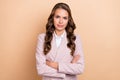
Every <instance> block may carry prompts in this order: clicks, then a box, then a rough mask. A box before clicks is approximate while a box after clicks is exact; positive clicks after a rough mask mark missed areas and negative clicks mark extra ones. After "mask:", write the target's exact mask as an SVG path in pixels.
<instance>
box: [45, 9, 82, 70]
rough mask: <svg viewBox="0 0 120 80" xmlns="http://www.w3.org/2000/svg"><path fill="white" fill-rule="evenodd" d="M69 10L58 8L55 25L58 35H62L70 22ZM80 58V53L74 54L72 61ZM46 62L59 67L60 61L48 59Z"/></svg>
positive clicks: (53, 66) (74, 61)
mask: <svg viewBox="0 0 120 80" xmlns="http://www.w3.org/2000/svg"><path fill="white" fill-rule="evenodd" d="M68 16H69V15H68V12H67V11H66V10H64V9H61V8H58V9H56V11H55V14H54V26H55V32H56V34H57V35H58V36H60V35H61V34H62V33H63V32H64V31H65V28H66V26H67V24H68ZM79 58H80V55H75V56H73V59H72V61H71V63H76V62H77V61H78V60H79ZM46 64H47V65H48V66H50V67H52V68H54V69H58V66H59V65H58V62H54V61H48V60H46Z"/></svg>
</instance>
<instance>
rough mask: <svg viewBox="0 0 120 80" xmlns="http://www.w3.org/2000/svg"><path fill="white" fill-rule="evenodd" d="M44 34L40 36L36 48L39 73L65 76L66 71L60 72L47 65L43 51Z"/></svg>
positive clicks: (50, 75)
mask: <svg viewBox="0 0 120 80" xmlns="http://www.w3.org/2000/svg"><path fill="white" fill-rule="evenodd" d="M43 44H44V34H42V35H39V36H38V42H37V49H36V67H37V72H38V75H42V76H48V77H58V78H65V74H64V73H59V72H58V71H57V70H56V69H54V68H51V67H49V66H48V65H46V57H45V55H44V53H43Z"/></svg>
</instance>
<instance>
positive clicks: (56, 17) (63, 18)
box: [55, 16, 67, 20]
mask: <svg viewBox="0 0 120 80" xmlns="http://www.w3.org/2000/svg"><path fill="white" fill-rule="evenodd" d="M55 18H60V16H56V17H55ZM63 19H65V20H66V19H67V17H63Z"/></svg>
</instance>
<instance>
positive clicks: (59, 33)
mask: <svg viewBox="0 0 120 80" xmlns="http://www.w3.org/2000/svg"><path fill="white" fill-rule="evenodd" d="M55 33H56V34H57V35H58V36H60V35H62V34H63V33H64V30H63V31H57V30H55Z"/></svg>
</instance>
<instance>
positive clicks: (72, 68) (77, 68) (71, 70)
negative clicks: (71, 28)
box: [58, 36, 84, 75]
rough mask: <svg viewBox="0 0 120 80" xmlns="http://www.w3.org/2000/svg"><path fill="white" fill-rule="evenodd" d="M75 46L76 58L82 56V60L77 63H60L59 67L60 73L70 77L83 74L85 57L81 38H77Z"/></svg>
mask: <svg viewBox="0 0 120 80" xmlns="http://www.w3.org/2000/svg"><path fill="white" fill-rule="evenodd" d="M75 44H76V50H75V53H74V56H75V55H80V59H79V60H78V61H77V63H59V67H58V70H59V72H61V73H65V74H70V75H77V74H81V73H83V71H84V55H83V50H82V43H81V40H80V37H79V36H76V41H75Z"/></svg>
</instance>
